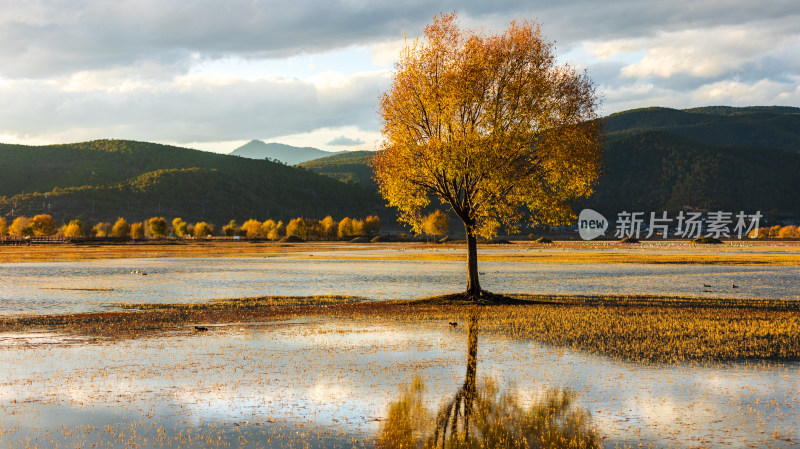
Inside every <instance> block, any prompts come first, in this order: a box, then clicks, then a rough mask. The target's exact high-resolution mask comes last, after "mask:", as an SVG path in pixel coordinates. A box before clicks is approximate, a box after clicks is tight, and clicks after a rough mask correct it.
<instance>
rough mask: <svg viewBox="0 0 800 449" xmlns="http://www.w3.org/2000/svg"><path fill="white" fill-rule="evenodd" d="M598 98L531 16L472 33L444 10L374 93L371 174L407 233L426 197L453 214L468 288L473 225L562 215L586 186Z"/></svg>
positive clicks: (593, 162)
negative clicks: (378, 132)
mask: <svg viewBox="0 0 800 449" xmlns="http://www.w3.org/2000/svg"><path fill="white" fill-rule="evenodd" d="M597 106H598V99H597V95H596V94H595V89H594V85H593V84H592V82H591V81H590V80H589V79H588V77H586V76H585V75H583V74H579V73H578V72H577V71H576V70H575V69H574V68H572V67H569V66H558V65H556V56H555V54H554V52H553V44H552V43H550V42H548V41H546V40H545V38H544V37H543V36H542V34H541V32H540V29H539V25H538V24H536V23H531V22H527V21H522V22H512V23H511V24H510V25H509V27H508V29H506V31H505V32H503V33H502V34H497V35H481V34H478V33H476V32H473V31H463V30H461V29H459V27H458V23H457V17H456V15H455V14H449V15H442V17H440V18H436V19H435V20H434V23H433V24H431V25H429V26H427V27H426V28H425V37H424V39H423V40H422V41H416V42H414V43H412V44H410V45H409V46H408V47H407V48H406V49H405V50H404V52H403V53H402V55H401V57H400V60H399V61H397V63H396V64H395V73H394V76H393V79H392V82H391V87H390V89H389V91H388V92H386V93H385V94H384V95H383V96H382V98H381V104H380V113H381V118H382V120H383V128H382V133H383V136H384V144H383V148H382V151H380V152H379V153H378V154H376V155H375V156H374V157H373V158H372V162H371V164H372V166H373V168H374V170H375V179H376V181H377V183H378V187H379V190H380V192H381V194H382V195H383V196H384V198H386V200H387V201H388V203H389V205H390V206H393V207H396V208H397V209H398V212H399V218H400V220H402V221H404V222H407V223H409V224H410V225H411V226H413V228H414V231H415V232H417V233H419V232H420V231H422V224H423V220H422V218H423V217H422V210H423V209H424V208H425V207H426V206H428V204H430V202H431V200H432V199H438V200H440V201H441V202H442V203H443V204H447V205H449V206H450V207H451V208H452V210H453V211H454V212H455V214H456V215H457V216H458V217H459V218H461V220H462V221H463V222H464V226H465V230H466V233H467V245H468V250H469V251H468V253H469V257H468V260H469V262H468V272H469V273H470V276H469V281H468V288H467V290H468V292H470V293H471V294H472V295H473V296H474V295H475V294H477V293H478V292H479V291H480V286H479V285H478V283H477V262H474V263H473V261H474V260H475V259H476V258H477V254H476V252H475V250H474V248H475V246H474V245H475V241H476V237H477V236H479V235H482V236H485V237H491V236H492V235H494V233H495V232H497V230H498V229H499V228H500V226H501V225H505V226H506V227H507V228H508V229H509V230H513V229H515V228H516V227H517V225H518V224H520V223H528V222H530V221H536V222H559V221H565V220H567V219H571V218H572V217H573V212H572V210H571V208H570V201H572V200H574V199H575V198H579V197H584V196H587V195H589V194H590V193H591V192H592V185H593V184H594V182H595V181H596V179H597V176H598V174H597V171H598V164H599V161H600V154H601V148H600V143H599V133H600V130H599V125H598V123H597V121H596V120H595V119H596V118H597V112H596V109H597Z"/></svg>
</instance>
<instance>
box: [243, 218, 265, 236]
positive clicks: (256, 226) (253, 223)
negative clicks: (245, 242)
mask: <svg viewBox="0 0 800 449" xmlns="http://www.w3.org/2000/svg"><path fill="white" fill-rule="evenodd" d="M263 226H264V224H263V223H261V222H260V221H258V220H254V219H252V218H251V219H249V220H247V221H245V222H244V223H242V232H243V233H244V234H245V236H246V237H247V238H251V239H253V238H260V237H264V235H265V234H264V233H263V231H262V228H263Z"/></svg>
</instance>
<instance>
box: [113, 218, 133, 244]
mask: <svg viewBox="0 0 800 449" xmlns="http://www.w3.org/2000/svg"><path fill="white" fill-rule="evenodd" d="M111 233H112V234H113V235H114V237H117V238H121V239H126V238H129V237H130V236H131V225H129V224H128V221H127V220H125V219H124V218H122V217H118V218H117V221H116V222H115V223H114V226H113V227H112V228H111Z"/></svg>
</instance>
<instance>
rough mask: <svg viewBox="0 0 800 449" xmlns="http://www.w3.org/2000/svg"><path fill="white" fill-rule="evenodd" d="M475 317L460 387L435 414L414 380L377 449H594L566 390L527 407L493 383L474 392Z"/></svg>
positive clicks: (585, 420) (586, 422) (394, 407)
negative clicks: (497, 448)
mask: <svg viewBox="0 0 800 449" xmlns="http://www.w3.org/2000/svg"><path fill="white" fill-rule="evenodd" d="M477 366H478V317H477V316H475V315H473V316H472V317H471V318H470V322H469V337H468V348H467V374H466V377H465V379H464V384H463V385H462V386H461V388H460V389H459V390H458V391H457V392H456V394H455V396H453V398H452V399H451V400H450V401H448V402H446V403H445V404H444V405H442V406H441V407H440V408H439V411H438V412H437V413H436V414H433V413H431V412H430V411H429V410H428V409H426V408H425V406H424V403H423V398H422V397H423V390H424V385H423V383H422V381H421V380H420V379H419V378H416V379H414V382H413V383H412V385H410V386H409V387H408V388H407V389H406V390H405V391H404V392H403V393H402V394H401V395H400V398H399V399H398V400H397V401H396V402H393V403H391V404H390V405H389V413H388V416H387V418H386V421H384V423H383V425H382V426H381V429H380V431H379V433H378V437H377V440H376V446H377V447H379V448H439V447H441V448H495V447H503V448H595V447H600V439H599V438H598V436H597V435H596V433H595V432H594V430H593V429H592V426H591V418H590V417H589V415H588V413H586V412H585V411H582V410H579V409H575V407H573V398H574V394H573V393H571V392H570V391H569V390H559V389H549V390H547V391H546V392H545V393H544V394H543V395H542V397H541V398H539V400H538V401H535V402H534V403H532V404H530V405H528V406H525V405H524V404H523V402H524V401H523V400H522V399H521V398H520V397H519V394H518V393H514V392H504V393H500V391H499V389H498V388H497V386H496V385H495V383H494V382H493V381H492V380H490V379H487V380H484V381H482V382H481V384H480V385H479V386H478V385H477V382H476V373H477Z"/></svg>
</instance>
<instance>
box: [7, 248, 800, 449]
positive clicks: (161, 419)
mask: <svg viewBox="0 0 800 449" xmlns="http://www.w3.org/2000/svg"><path fill="white" fill-rule="evenodd" d="M597 246H598V247H597V248H595V249H594V250H592V249H588V250H587V249H585V246H584V247H580V248H579V247H577V246H576V245H572V246H570V245H564V246H560V247H558V246H557V247H537V246H535V245H519V246H509V247H495V246H492V247H482V248H481V249H480V257H481V261H482V262H481V264H480V269H481V272H482V273H483V277H482V281H483V282H484V283H485V284H484V287H486V288H488V289H489V290H493V291H499V292H506V293H518V294H521V295H522V296H520V297H521V298H523V299H527V300H529V301H531V303H532V304H530V305H524V306H491V307H475V306H469V307H464V306H462V305H452V304H437V303H435V301H433V302H432V301H428V302H423V303H417V304H413V303H409V302H408V301H405V302H402V301H401V302H398V301H397V300H413V299H417V298H420V297H424V296H430V295H436V294H441V293H446V292H452V291H458V290H460V289H461V288H462V287H463V262H462V260H463V259H460V258H459V257H462V256H463V255H462V253H463V250H462V249H461V248H459V247H452V248H449V247H444V248H443V247H440V246H424V245H403V246H400V245H380V246H362V247H354V246H352V245H351V246H347V245H339V246H336V245H317V246H314V245H309V246H302V245H298V246H296V247H291V248H285V249H283V250H281V249H279V248H272V249H269V248H268V249H265V250H264V251H261V252H259V251H253V250H252V249H248V250H247V252H246V253H245V254H242V252H239V253H237V252H236V251H235V249H234V250H231V251H228V250H227V249H226V248H225V247H218V248H217V250H218V253H217V254H215V257H197V256H198V255H199V254H194V255H191V254H185V253H184V254H180V253H179V254H170V255H169V256H168V257H160V256H158V255H156V256H155V257H154V256H153V255H151V254H147V255H145V254H141V253H138V254H137V253H135V252H134V253H132V254H131V253H129V254H128V255H129V256H130V255H132V256H134V257H114V258H105V257H107V256H105V257H99V258H93V257H85V256H86V254H84V255H83V257H81V258H80V259H81V260H75V259H74V258H72V259H70V258H67V259H59V257H64V254H63V253H62V254H61V255H60V256H59V257H55V258H54V259H58V260H52V259H51V260H46V259H39V260H38V261H37V262H32V263H22V262H18V261H17V262H7V263H0V282H2V283H3V289H2V295H4V296H3V298H1V299H0V304H3V309H2V311H1V312H0V317H1V318H0V366H2V367H3V368H2V369H3V372H4V375H3V378H2V380H0V445H3V446H6V447H28V446H30V447H36V446H38V447H56V445H57V446H58V447H91V446H92V445H94V446H95V447H175V446H187V445H188V446H194V447H372V446H374V445H376V444H381V441H382V440H381V436H386V435H388V434H392V433H391V432H389V431H387V428H388V427H389V423H390V422H393V421H392V420H393V419H394V418H392V416H394V415H393V414H392V413H391V410H393V407H395V408H394V409H396V408H397V407H398V404H404V402H403V401H408V400H409V399H408V398H409V396H408V394H409V393H408V392H409V391H411V389H412V387H413V386H419V390H418V391H419V392H420V393H419V395H418V396H414V397H415V398H417V399H415V400H416V401H418V403H419V404H421V406H422V410H423V411H424V412H425V413H422V412H420V416H423V415H424V416H425V417H427V419H428V420H430V419H431V417H434V416H435V415H436V413H437V410H439V409H440V407H441V406H442V405H443V404H445V403H446V401H448V400H450V399H452V398H453V395H454V393H456V392H457V391H459V388H461V387H462V385H464V382H465V373H468V372H469V365H470V357H469V355H468V354H469V352H468V340H469V339H468V333H469V332H468V321H469V318H470V316H473V315H474V316H476V317H478V318H479V320H478V329H479V333H478V336H477V338H476V342H477V343H476V348H475V351H476V360H477V363H476V365H477V367H476V369H475V370H474V371H475V374H476V379H477V385H479V388H478V390H477V391H478V392H479V393H480V392H481V391H484V392H485V391H486V390H485V386H486V385H490V386H492V388H495V389H496V390H497V391H498V395H500V396H499V397H501V398H505V399H503V400H506V401H508V400H513V401H516V402H515V403H517V404H520V407H521V409H524V410H534V408H531V407H535V406H536V405H537V404H540V403H541V401H543V400H544V401H546V400H547V398H548V397H551V396H552V395H553V394H556V395H562V396H559V397H567V396H568V397H569V399H570V401H571V402H570V406H571V409H572V410H573V411H574V412H575V413H577V414H578V415H579V416H584V417H585V418H586V420H587V421H586V422H587V425H588V426H589V427H590V428H591V430H592V432H594V435H596V440H592V441H593V442H595V443H597V444H599V445H601V446H603V447H638V445H639V444H640V443H641V444H642V447H800V435H798V431H797V430H796V429H797V428H799V427H800V402H798V401H800V362H798V360H800V357H799V355H800V307H798V305H800V302H798V301H797V300H798V299H800V287H798V286H797V285H796V284H797V283H796V279H797V278H798V273H799V272H800V264H797V263H796V262H794V260H796V258H797V257H798V254H799V253H800V251H799V249H800V248H798V246H792V245H785V246H780V245H772V246H756V245H751V246H742V247H738V248H732V247H727V248H721V249H720V248H715V249H706V248H697V247H691V246H682V245H666V246H665V245H661V246H652V247H650V248H641V249H640V248H636V249H631V248H625V247H615V246H608V247H602V246H600V245H597ZM250 248H255V247H252V246H251V247H250ZM21 250H22V248H21ZM5 251H6V249H3V250H0V258H4V257H5V258H6V259H4V260H9V259H8V257H9V253H8V252H5ZM37 251H38V249H37ZM80 251H85V250H84V249H83V248H81V249H79V251H78V252H80ZM251 251H252V252H251ZM150 252H157V251H153V250H152V249H151V250H150ZM14 257H16V256H14ZM771 258H772V259H771ZM593 259H594V260H593ZM620 259H624V260H625V261H624V262H620V261H619V260H620ZM484 260H485V262H483V261H484ZM615 260H616V261H615ZM742 260H750V261H751V262H752V263H750V264H746V263H742ZM770 260H773V261H774V263H770ZM693 261H694V262H693ZM131 271H134V272H135V271H139V273H131ZM143 272H146V273H147V275H145V276H143V275H142V273H143ZM47 273H50V276H49V277H48V276H47ZM25 276H29V277H28V278H25ZM20 277H21V278H20ZM32 279H35V281H32ZM728 283H730V284H731V286H732V285H734V283H735V284H736V285H738V286H739V287H738V288H737V289H733V288H732V287H728ZM703 284H707V285H718V286H719V288H715V289H709V288H704V287H703ZM723 287H724V288H723ZM704 289H705V290H717V291H712V292H703V290H704ZM9 292H11V293H9ZM264 295H270V296H269V297H264ZM313 295H317V296H316V297H311V296H313ZM244 297H252V298H250V299H232V300H222V301H214V300H215V299H221V298H244ZM48 298H49V300H50V303H49V304H48ZM451 323H456V324H455V325H453V324H451ZM195 326H199V327H202V328H204V329H207V330H205V331H198V330H196V328H195ZM470 341H471V340H470ZM470 346H471V344H470ZM481 385H483V386H484V387H483V388H484V390H481V388H482V387H480V386H481ZM423 386H424V387H423ZM415 391H416V390H415ZM503 395H505V396H503ZM548 395H551V396H548ZM509 398H511V399H509ZM514 410H517V409H514ZM430 428H431V424H430V423H428V424H427V427H425V426H423V425H422V424H420V425H419V426H417V427H415V432H414V433H413V434H414V435H415V438H417V440H416V441H417V442H418V443H419V442H422V441H424V435H423V434H422V433H424V432H425V431H430ZM483 429H484V431H485V429H486V428H485V427H484V428H483ZM392 435H395V434H392ZM473 435H474V433H473ZM384 441H385V440H384ZM389 441H394V440H389ZM585 441H588V440H585ZM587 444H588V443H587ZM383 446H384V447H386V445H385V444H383Z"/></svg>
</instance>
